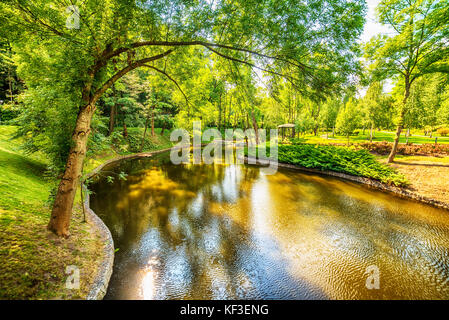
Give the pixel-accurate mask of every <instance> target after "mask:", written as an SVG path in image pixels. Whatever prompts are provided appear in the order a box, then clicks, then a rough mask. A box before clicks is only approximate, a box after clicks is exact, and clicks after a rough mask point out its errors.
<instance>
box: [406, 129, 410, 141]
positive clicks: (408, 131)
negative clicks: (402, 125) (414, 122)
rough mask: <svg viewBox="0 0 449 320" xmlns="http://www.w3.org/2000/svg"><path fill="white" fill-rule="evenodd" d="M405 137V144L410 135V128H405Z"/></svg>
mask: <svg viewBox="0 0 449 320" xmlns="http://www.w3.org/2000/svg"><path fill="white" fill-rule="evenodd" d="M405 137H406V139H405V144H407V143H408V138H409V137H410V128H407V133H406V134H405Z"/></svg>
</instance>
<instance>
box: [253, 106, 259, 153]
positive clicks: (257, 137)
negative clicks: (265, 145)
mask: <svg viewBox="0 0 449 320" xmlns="http://www.w3.org/2000/svg"><path fill="white" fill-rule="evenodd" d="M251 119H252V121H253V127H254V132H255V134H256V144H257V145H259V129H258V128H257V121H256V118H255V117H254V112H253V110H251Z"/></svg>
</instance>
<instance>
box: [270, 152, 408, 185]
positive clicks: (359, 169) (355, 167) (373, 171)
mask: <svg viewBox="0 0 449 320" xmlns="http://www.w3.org/2000/svg"><path fill="white" fill-rule="evenodd" d="M278 153H279V154H278V156H279V162H283V163H290V164H294V165H298V166H302V167H306V168H314V169H319V170H331V171H336V172H343V173H349V174H352V175H355V176H361V177H367V178H372V179H376V180H379V181H381V182H384V183H388V184H393V185H397V186H402V185H405V184H406V180H405V178H404V177H403V176H402V175H401V174H398V173H396V172H395V171H394V170H393V169H392V168H390V167H388V166H386V165H384V164H381V163H380V162H378V161H377V160H376V158H375V157H374V156H373V155H372V154H370V153H369V152H368V151H366V150H363V149H362V150H354V149H351V148H345V147H336V146H325V145H310V144H297V145H280V146H279V150H278Z"/></svg>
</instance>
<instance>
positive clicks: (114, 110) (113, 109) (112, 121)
mask: <svg viewBox="0 0 449 320" xmlns="http://www.w3.org/2000/svg"><path fill="white" fill-rule="evenodd" d="M116 113H117V105H116V104H115V103H114V104H113V105H112V107H111V114H110V115H109V131H108V136H110V135H111V134H112V132H113V131H114V126H115V115H116Z"/></svg>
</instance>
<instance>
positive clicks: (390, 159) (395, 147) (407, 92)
mask: <svg viewBox="0 0 449 320" xmlns="http://www.w3.org/2000/svg"><path fill="white" fill-rule="evenodd" d="M409 95H410V81H409V76H408V75H407V76H405V93H404V100H403V102H402V110H401V114H400V117H399V123H398V128H397V130H396V137H395V139H394V143H393V148H392V149H391V152H390V155H389V156H388V161H387V163H392V162H393V161H394V157H395V156H396V153H397V151H398V145H399V139H400V138H401V131H402V127H403V125H404V115H405V105H406V103H407V99H408V97H409Z"/></svg>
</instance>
